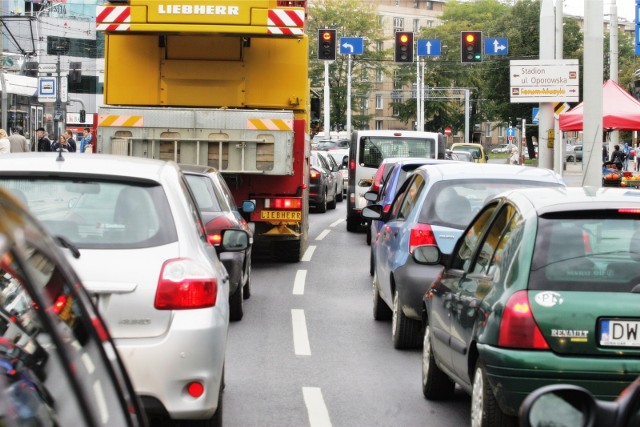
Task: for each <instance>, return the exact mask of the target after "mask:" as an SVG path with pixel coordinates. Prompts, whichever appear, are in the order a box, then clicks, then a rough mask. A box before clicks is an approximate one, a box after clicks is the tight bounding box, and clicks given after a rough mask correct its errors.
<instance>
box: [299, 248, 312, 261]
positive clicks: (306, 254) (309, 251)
mask: <svg viewBox="0 0 640 427" xmlns="http://www.w3.org/2000/svg"><path fill="white" fill-rule="evenodd" d="M315 250H316V247H315V246H313V245H309V247H308V248H307V250H306V251H305V252H304V255H303V256H302V259H301V260H300V261H311V257H312V256H313V252H314V251H315Z"/></svg>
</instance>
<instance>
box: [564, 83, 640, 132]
mask: <svg viewBox="0 0 640 427" xmlns="http://www.w3.org/2000/svg"><path fill="white" fill-rule="evenodd" d="M583 108H584V105H583V103H582V102H581V103H580V104H578V105H576V106H575V107H573V108H572V109H571V110H569V111H567V112H566V113H562V114H560V130H562V131H572V130H582V117H583V114H584V111H583ZM602 128H603V129H605V130H610V129H616V130H640V102H638V101H637V100H636V99H635V98H634V97H633V96H631V95H629V93H628V92H627V91H626V90H624V89H623V88H622V87H620V85H618V83H616V82H614V81H613V80H607V81H606V82H605V83H604V85H603V86H602Z"/></svg>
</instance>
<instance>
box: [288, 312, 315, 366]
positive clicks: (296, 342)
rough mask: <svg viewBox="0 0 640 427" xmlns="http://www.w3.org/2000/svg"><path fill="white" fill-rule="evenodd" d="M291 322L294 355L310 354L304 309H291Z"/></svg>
mask: <svg viewBox="0 0 640 427" xmlns="http://www.w3.org/2000/svg"><path fill="white" fill-rule="evenodd" d="M291 323H292V325H293V349H294V351H295V353H296V356H311V347H310V346H309V336H308V335H307V321H306V319H305V316H304V310H300V309H293V310H291Z"/></svg>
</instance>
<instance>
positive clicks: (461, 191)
mask: <svg viewBox="0 0 640 427" xmlns="http://www.w3.org/2000/svg"><path fill="white" fill-rule="evenodd" d="M540 186H560V184H552V183H545V182H540V181H524V180H510V179H482V180H477V179H476V180H444V181H439V182H437V183H435V184H434V185H433V188H432V189H431V190H429V193H428V195H427V200H426V201H425V203H424V204H423V206H422V210H421V211H420V217H419V219H418V222H421V223H425V224H432V225H441V226H445V227H453V228H458V229H464V228H465V227H466V226H467V225H468V224H469V223H470V222H471V219H472V218H473V216H474V215H475V214H476V212H478V211H479V210H480V209H481V208H482V206H484V205H485V203H486V202H487V201H488V200H489V199H491V198H492V197H493V196H495V195H496V194H499V193H502V192H504V191H508V190H513V189H514V188H527V187H540Z"/></svg>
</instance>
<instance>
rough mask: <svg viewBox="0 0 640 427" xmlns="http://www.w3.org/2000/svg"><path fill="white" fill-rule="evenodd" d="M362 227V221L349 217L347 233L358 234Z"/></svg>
mask: <svg viewBox="0 0 640 427" xmlns="http://www.w3.org/2000/svg"><path fill="white" fill-rule="evenodd" d="M359 225H360V220H359V219H358V218H355V217H352V216H350V217H347V231H350V232H352V233H353V232H356V231H358V226H359Z"/></svg>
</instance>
